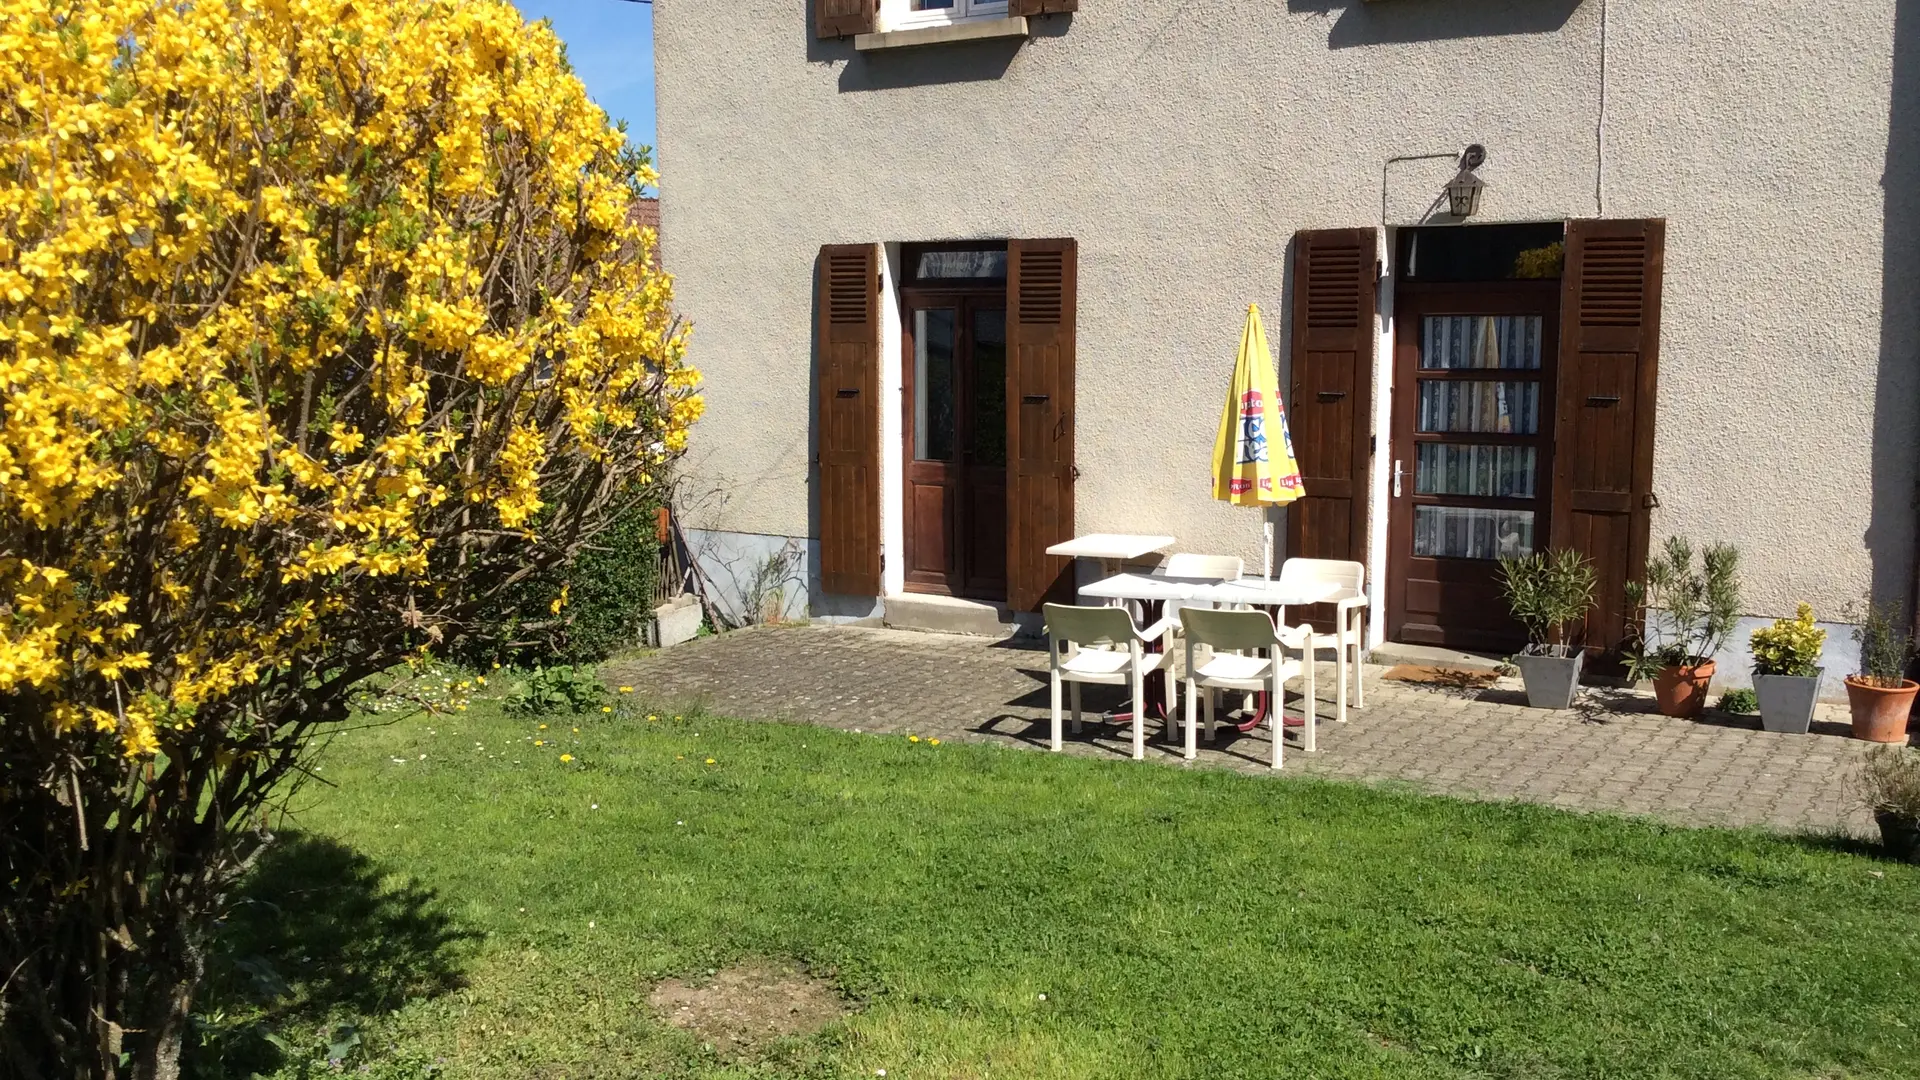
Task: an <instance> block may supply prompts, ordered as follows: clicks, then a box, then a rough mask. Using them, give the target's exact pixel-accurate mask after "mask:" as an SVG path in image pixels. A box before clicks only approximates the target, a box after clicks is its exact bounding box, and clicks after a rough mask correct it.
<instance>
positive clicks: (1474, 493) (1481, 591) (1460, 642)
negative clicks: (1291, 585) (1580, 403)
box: [1387, 281, 1559, 652]
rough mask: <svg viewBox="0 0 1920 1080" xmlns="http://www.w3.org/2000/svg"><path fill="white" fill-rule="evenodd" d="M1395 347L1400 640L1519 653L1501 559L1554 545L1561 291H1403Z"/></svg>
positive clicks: (1392, 564) (1487, 287)
mask: <svg viewBox="0 0 1920 1080" xmlns="http://www.w3.org/2000/svg"><path fill="white" fill-rule="evenodd" d="M1394 341H1395V345H1394V393H1393V400H1394V413H1393V441H1392V447H1393V455H1394V456H1393V459H1392V461H1391V463H1390V464H1389V470H1390V471H1389V479H1388V499H1389V504H1390V506H1391V510H1390V513H1389V519H1388V537H1387V620H1388V621H1387V635H1388V637H1389V638H1390V639H1391V640H1394V641H1403V642H1409V643H1413V644H1423V645H1444V646H1448V647H1450V648H1457V649H1470V650H1477V651H1492V652H1508V651H1513V650H1516V649H1518V648H1519V647H1520V646H1522V645H1524V644H1525V635H1524V632H1523V631H1522V630H1521V628H1520V626H1519V624H1518V623H1516V622H1515V621H1514V620H1513V618H1512V616H1511V615H1510V614H1508V611H1507V605H1506V600H1505V597H1504V594H1503V592H1502V590H1501V586H1500V564H1499V560H1500V559H1502V558H1507V557H1514V556H1521V555H1526V554H1530V553H1532V552H1533V551H1535V550H1539V549H1543V548H1545V547H1546V541H1547V536H1548V529H1549V522H1550V520H1551V507H1552V480H1551V478H1552V477H1553V475H1554V474H1553V471H1552V470H1553V461H1554V410H1553V402H1554V388H1555V383H1554V375H1555V368H1556V366H1557V364H1556V358H1557V356H1558V351H1559V350H1558V341H1559V283H1558V282H1555V281H1506V282H1496V283H1487V284H1444V285H1417V284H1413V283H1410V282H1408V283H1402V284H1401V286H1400V290H1399V296H1398V300H1397V302H1396V305H1395V312H1394Z"/></svg>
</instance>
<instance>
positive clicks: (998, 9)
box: [880, 0, 1007, 30]
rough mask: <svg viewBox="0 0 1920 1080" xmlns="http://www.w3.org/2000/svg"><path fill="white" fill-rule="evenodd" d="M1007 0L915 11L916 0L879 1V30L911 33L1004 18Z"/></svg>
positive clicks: (957, 2) (956, 1) (962, 1)
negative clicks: (927, 28) (914, 3)
mask: <svg viewBox="0 0 1920 1080" xmlns="http://www.w3.org/2000/svg"><path fill="white" fill-rule="evenodd" d="M1006 17H1007V0H953V6H952V7H950V8H935V9H933V10H931V11H915V10H914V8H913V0H880V29H882V30H911V29H914V28H915V27H921V26H950V25H952V24H954V23H957V22H972V21H974V20H976V19H1004V18H1006Z"/></svg>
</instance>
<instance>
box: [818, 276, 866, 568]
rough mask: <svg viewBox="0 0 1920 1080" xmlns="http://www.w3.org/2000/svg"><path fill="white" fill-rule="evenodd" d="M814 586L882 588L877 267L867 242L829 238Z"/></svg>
mask: <svg viewBox="0 0 1920 1080" xmlns="http://www.w3.org/2000/svg"><path fill="white" fill-rule="evenodd" d="M815 280H816V293H817V298H816V304H817V307H818V311H819V314H818V322H817V323H816V330H815V335H816V342H817V348H816V353H817V355H818V365H819V366H818V372H819V376H818V381H817V383H816V384H815V392H816V399H817V401H818V406H817V409H816V412H817V415H818V417H819V430H818V432H817V435H816V439H817V442H816V444H815V445H816V449H817V456H816V458H815V461H816V462H817V466H818V468H817V481H816V483H817V484H818V509H817V511H816V512H817V514H818V519H817V520H818V521H819V523H820V530H819V531H820V537H819V539H820V587H821V588H822V589H824V590H825V591H827V592H830V593H838V594H842V595H847V596H878V595H879V594H880V266H879V249H878V248H877V247H876V246H874V245H873V244H829V245H827V246H826V247H823V248H821V249H820V262H819V265H818V268H817V269H816V271H815Z"/></svg>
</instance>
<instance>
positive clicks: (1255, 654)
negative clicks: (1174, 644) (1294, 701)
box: [1180, 607, 1319, 769]
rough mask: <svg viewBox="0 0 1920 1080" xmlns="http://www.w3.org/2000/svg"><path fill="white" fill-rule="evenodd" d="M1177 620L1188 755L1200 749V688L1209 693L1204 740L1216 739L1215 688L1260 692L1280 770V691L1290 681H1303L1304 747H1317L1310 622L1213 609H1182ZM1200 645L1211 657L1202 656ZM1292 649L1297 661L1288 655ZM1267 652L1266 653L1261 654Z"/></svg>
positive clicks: (1309, 749) (1283, 737) (1282, 724)
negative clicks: (1289, 623) (1182, 644)
mask: <svg viewBox="0 0 1920 1080" xmlns="http://www.w3.org/2000/svg"><path fill="white" fill-rule="evenodd" d="M1180 621H1181V622H1182V623H1184V624H1185V627H1186V633H1187V745H1186V758H1187V760H1188V761H1192V760H1193V759H1194V757H1195V755H1196V754H1197V753H1198V748H1197V747H1196V745H1195V743H1196V741H1197V740H1196V738H1195V734H1194V732H1195V725H1196V722H1197V721H1198V720H1199V712H1198V709H1197V707H1196V704H1197V703H1196V701H1195V698H1196V697H1197V696H1198V694H1199V691H1200V690H1201V689H1203V688H1204V689H1205V690H1206V692H1207V699H1206V716H1207V741H1208V742H1212V741H1213V737H1214V720H1213V694H1214V691H1215V690H1239V691H1243V692H1244V691H1249V690H1256V691H1257V690H1264V691H1266V692H1267V723H1268V724H1269V725H1270V726H1271V727H1272V729H1273V767H1274V768H1276V769H1277V768H1279V767H1280V763H1281V760H1282V751H1283V749H1284V747H1285V745H1286V741H1287V734H1286V732H1287V725H1286V711H1285V710H1284V709H1283V708H1282V707H1281V706H1282V703H1283V702H1285V700H1286V698H1285V696H1284V695H1283V694H1282V692H1281V691H1282V689H1283V688H1284V687H1285V685H1286V683H1287V682H1288V681H1289V680H1291V679H1299V680H1301V682H1302V684H1303V685H1302V687H1301V689H1302V696H1301V703H1300V704H1301V709H1302V710H1303V711H1304V712H1305V713H1306V728H1305V730H1304V732H1303V747H1304V749H1305V750H1306V751H1307V752H1308V753H1312V752H1314V751H1315V750H1316V749H1318V745H1319V744H1318V738H1317V734H1318V733H1317V731H1316V730H1315V714H1314V697H1313V664H1312V662H1311V657H1312V655H1313V653H1312V652H1311V644H1310V643H1311V642H1312V640H1313V628H1312V627H1310V626H1294V627H1282V628H1280V629H1278V630H1276V629H1275V628H1274V625H1273V620H1272V619H1271V618H1268V617H1267V614H1266V612H1264V611H1211V610H1208V609H1207V608H1194V607H1190V608H1186V609H1184V610H1183V611H1181V612H1180ZM1202 647H1205V648H1208V649H1210V650H1212V655H1209V656H1206V657H1204V658H1203V657H1201V656H1200V655H1198V650H1199V649H1200V648H1202ZM1288 649H1292V650H1294V651H1295V652H1296V653H1298V654H1299V657H1298V658H1297V659H1296V658H1294V657H1289V656H1288V655H1287V650H1288ZM1263 651H1264V652H1265V653H1266V655H1265V656H1261V655H1259V654H1260V653H1261V652H1263Z"/></svg>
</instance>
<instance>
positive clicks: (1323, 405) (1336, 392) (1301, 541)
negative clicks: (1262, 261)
mask: <svg viewBox="0 0 1920 1080" xmlns="http://www.w3.org/2000/svg"><path fill="white" fill-rule="evenodd" d="M1293 244H1294V249H1293V250H1294V262H1293V320H1292V327H1291V329H1292V335H1291V345H1292V349H1291V356H1292V367H1293V377H1292V379H1291V380H1290V382H1291V392H1292V398H1293V401H1292V405H1291V406H1290V407H1289V409H1288V412H1287V419H1288V421H1289V423H1290V425H1291V431H1292V434H1293V452H1294V455H1295V456H1296V457H1297V458H1298V459H1299V461H1300V478H1301V481H1302V486H1303V487H1304V489H1305V495H1304V496H1302V497H1301V498H1300V499H1298V500H1297V501H1295V502H1293V503H1291V504H1289V505H1288V507H1287V556H1288V557H1289V558H1307V559H1353V560H1356V561H1360V562H1365V561H1366V557H1367V556H1366V550H1367V484H1366V478H1367V462H1368V458H1369V457H1370V455H1371V453H1372V445H1371V439H1372V429H1373V362H1374V347H1375V343H1376V342H1378V341H1379V330H1378V328H1377V326H1376V325H1375V321H1374V306H1375V301H1374V293H1375V287H1376V282H1377V281H1378V278H1379V270H1378V254H1377V252H1376V249H1375V237H1374V230H1372V229H1324V230H1313V231H1307V232H1300V233H1296V234H1295V235H1294V238H1293ZM1308 614H1309V616H1310V617H1313V618H1315V619H1316V620H1317V619H1319V618H1323V617H1330V615H1331V609H1329V610H1328V611H1326V612H1322V611H1319V610H1318V609H1310V610H1309V612H1308Z"/></svg>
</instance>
